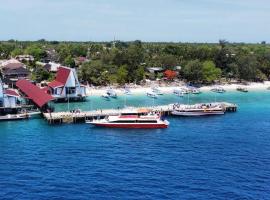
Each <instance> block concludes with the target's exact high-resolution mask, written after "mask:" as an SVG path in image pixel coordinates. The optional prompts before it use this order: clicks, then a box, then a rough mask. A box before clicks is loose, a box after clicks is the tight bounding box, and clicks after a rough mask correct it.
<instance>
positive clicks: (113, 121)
mask: <svg viewBox="0 0 270 200" xmlns="http://www.w3.org/2000/svg"><path fill="white" fill-rule="evenodd" d="M86 123H87V124H91V125H94V126H97V127H106V128H129V129H161V128H167V127H168V126H169V122H168V121H167V120H165V119H163V118H162V117H160V115H159V114H154V113H148V114H146V115H145V114H142V113H140V112H138V111H135V112H134V111H133V112H132V111H129V112H122V113H121V114H120V115H118V116H107V117H106V118H105V119H98V120H93V121H86Z"/></svg>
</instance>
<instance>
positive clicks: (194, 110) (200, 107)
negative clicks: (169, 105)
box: [172, 104, 225, 116]
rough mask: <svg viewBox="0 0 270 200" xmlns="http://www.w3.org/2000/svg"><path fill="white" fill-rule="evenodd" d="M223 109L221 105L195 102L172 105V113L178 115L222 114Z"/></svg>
mask: <svg viewBox="0 0 270 200" xmlns="http://www.w3.org/2000/svg"><path fill="white" fill-rule="evenodd" d="M224 113H225V109H224V108H223V107H222V106H221V105H215V104H214V105H212V104H195V105H177V104H176V105H174V108H173V111H172V115H179V116H204V115H223V114H224Z"/></svg>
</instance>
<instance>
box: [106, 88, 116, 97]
mask: <svg viewBox="0 0 270 200" xmlns="http://www.w3.org/2000/svg"><path fill="white" fill-rule="evenodd" d="M106 93H107V95H108V96H109V97H112V98H117V94H116V92H115V91H114V90H113V89H108V90H107V92H106Z"/></svg>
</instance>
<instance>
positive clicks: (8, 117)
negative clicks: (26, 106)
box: [0, 113, 30, 121]
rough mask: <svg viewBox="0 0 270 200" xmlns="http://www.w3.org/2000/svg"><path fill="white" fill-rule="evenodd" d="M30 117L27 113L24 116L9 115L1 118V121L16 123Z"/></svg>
mask: <svg viewBox="0 0 270 200" xmlns="http://www.w3.org/2000/svg"><path fill="white" fill-rule="evenodd" d="M29 117H30V116H29V115H28V114H27V113H24V114H8V115H4V116H0V121H16V120H23V119H28V118H29Z"/></svg>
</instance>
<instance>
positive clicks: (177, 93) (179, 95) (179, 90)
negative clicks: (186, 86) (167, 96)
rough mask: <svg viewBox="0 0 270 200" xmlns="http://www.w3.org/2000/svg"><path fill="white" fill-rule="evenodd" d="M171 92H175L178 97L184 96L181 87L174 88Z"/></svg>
mask: <svg viewBox="0 0 270 200" xmlns="http://www.w3.org/2000/svg"><path fill="white" fill-rule="evenodd" d="M173 94H175V95H176V96H178V97H183V96H184V92H183V91H182V90H181V89H174V90H173Z"/></svg>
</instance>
